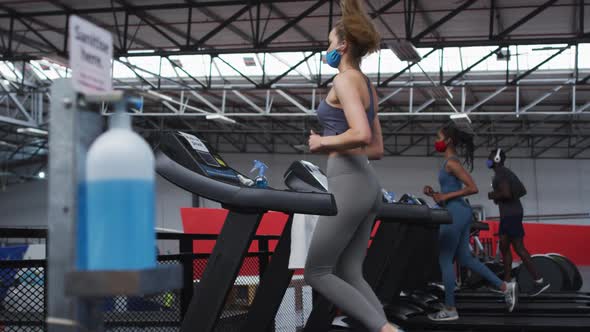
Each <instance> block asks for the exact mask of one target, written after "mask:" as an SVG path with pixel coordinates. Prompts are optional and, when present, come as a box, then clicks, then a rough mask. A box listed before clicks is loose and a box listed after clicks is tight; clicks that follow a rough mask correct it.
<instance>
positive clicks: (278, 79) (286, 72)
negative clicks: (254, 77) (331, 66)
mask: <svg viewBox="0 0 590 332" xmlns="http://www.w3.org/2000/svg"><path fill="white" fill-rule="evenodd" d="M315 55H316V52H313V53H311V54H309V55H308V56H306V57H304V58H303V59H302V60H301V61H299V62H297V63H296V64H295V65H293V66H292V67H291V68H289V69H288V70H287V71H285V72H284V73H282V74H281V75H279V76H277V77H275V78H273V79H272V80H270V81H269V82H268V83H266V84H265V87H271V86H272V85H273V84H275V83H277V82H278V81H280V80H281V79H282V78H283V77H285V76H287V75H288V74H289V73H290V72H292V71H293V70H295V68H297V67H299V66H300V65H301V64H303V63H304V62H306V61H307V60H309V59H310V58H311V57H313V56H315Z"/></svg>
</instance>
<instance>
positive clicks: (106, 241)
mask: <svg viewBox="0 0 590 332" xmlns="http://www.w3.org/2000/svg"><path fill="white" fill-rule="evenodd" d="M87 203H88V204H87V211H86V213H87V225H86V227H87V234H88V263H87V264H88V269H90V270H123V269H145V268H152V267H154V266H155V265H156V259H155V255H154V247H155V233H154V184H153V182H151V181H145V180H126V179H125V180H98V181H90V182H88V183H87Z"/></svg>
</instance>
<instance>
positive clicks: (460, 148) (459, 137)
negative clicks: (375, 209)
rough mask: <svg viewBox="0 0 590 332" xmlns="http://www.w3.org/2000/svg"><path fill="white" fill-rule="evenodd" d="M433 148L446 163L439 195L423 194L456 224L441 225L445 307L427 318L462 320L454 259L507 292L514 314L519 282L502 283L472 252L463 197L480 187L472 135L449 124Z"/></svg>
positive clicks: (468, 209) (427, 191)
mask: <svg viewBox="0 0 590 332" xmlns="http://www.w3.org/2000/svg"><path fill="white" fill-rule="evenodd" d="M434 147H435V149H436V151H437V152H440V153H444V155H445V161H444V163H443V165H442V168H441V169H440V172H439V175H438V181H439V184H440V192H435V191H434V190H433V189H432V187H431V186H425V187H424V194H425V195H428V196H430V197H432V198H433V199H434V201H435V202H436V203H437V204H438V205H440V206H445V207H446V208H447V210H448V211H449V213H450V214H451V217H452V218H453V223H452V224H450V225H442V226H441V227H440V233H439V249H440V253H439V254H440V255H439V264H440V269H441V272H442V278H443V284H444V286H445V308H444V309H443V310H441V311H439V312H437V313H434V314H431V315H428V317H429V318H430V319H431V320H435V321H449V320H456V319H459V314H458V313H457V309H456V307H455V293H454V292H455V280H456V279H455V268H454V266H453V260H455V259H456V260H457V262H458V263H459V264H461V265H462V266H464V267H467V268H469V269H471V270H472V271H473V272H475V273H477V274H479V275H481V276H482V277H484V278H485V279H486V280H488V281H489V282H490V283H491V284H492V285H494V287H497V289H498V290H500V291H501V292H502V293H504V297H505V300H506V306H507V308H508V311H510V312H512V310H514V307H515V306H516V302H517V294H516V291H517V287H516V283H514V282H503V281H502V280H500V278H498V276H496V275H495V274H494V273H493V272H492V271H490V269H488V268H487V267H486V266H485V265H483V264H482V263H481V262H480V261H478V260H477V259H475V258H474V257H473V256H472V255H471V251H470V250H469V231H470V228H471V222H472V209H471V206H470V205H469V203H467V201H465V199H464V198H463V197H466V196H470V195H474V194H477V193H478V189H477V185H476V184H475V182H474V181H473V178H472V177H471V174H469V173H470V171H472V170H473V153H474V145H473V136H472V135H471V134H469V133H466V132H464V131H462V130H460V129H459V128H457V127H456V126H455V125H454V124H450V125H447V126H445V127H443V128H442V129H441V130H439V131H438V137H437V140H436V142H435V144H434ZM459 153H460V155H462V156H464V158H465V160H464V162H463V163H461V160H460V159H459ZM463 164H465V166H467V167H468V168H469V171H467V170H466V169H465V168H464V167H463Z"/></svg>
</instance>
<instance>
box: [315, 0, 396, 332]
mask: <svg viewBox="0 0 590 332" xmlns="http://www.w3.org/2000/svg"><path fill="white" fill-rule="evenodd" d="M340 7H341V9H342V18H341V19H340V21H338V22H337V23H336V24H335V26H334V28H333V29H332V31H331V32H330V34H329V37H328V38H329V44H330V46H329V48H328V52H327V54H326V60H327V63H328V65H330V66H331V67H333V68H337V69H338V72H339V73H338V75H336V77H335V78H334V84H333V87H332V89H331V90H330V92H329V93H328V95H327V96H326V99H325V100H323V101H322V102H321V103H320V105H319V107H318V111H317V113H318V118H319V120H320V122H321V124H322V126H323V128H324V131H323V135H322V136H320V135H318V134H316V133H314V132H313V131H312V132H311V135H310V137H309V148H310V151H311V152H323V153H327V154H328V155H329V158H328V168H327V173H328V174H327V175H328V186H329V188H330V191H331V192H332V194H333V195H334V198H335V200H336V206H337V207H338V215H336V216H331V217H325V216H322V217H320V218H319V220H318V223H317V226H316V228H315V231H314V233H313V237H312V240H311V244H310V248H309V252H308V256H307V261H306V263H305V275H304V276H305V281H306V282H307V283H308V284H310V285H311V286H312V287H313V289H314V290H316V291H317V292H319V293H320V294H322V295H323V296H324V297H326V298H327V299H328V300H329V301H330V302H332V303H333V304H334V305H336V306H337V307H338V308H339V309H341V310H342V311H343V312H344V313H346V314H348V315H349V316H351V317H352V318H353V319H355V320H357V321H359V322H361V323H362V324H363V325H364V326H366V327H367V328H368V330H369V331H370V332H395V331H399V329H396V328H395V327H394V326H393V325H392V324H390V323H388V321H387V317H386V316H385V312H384V311H383V306H382V304H381V302H380V301H379V299H378V298H377V296H376V295H375V293H374V292H373V290H372V289H371V287H370V286H369V284H368V283H367V282H366V281H365V280H364V278H363V271H362V267H363V260H364V258H365V253H366V250H367V246H368V243H369V237H370V235H371V228H372V227H373V222H374V220H375V217H376V213H377V210H378V207H379V204H380V201H381V191H380V188H381V187H380V185H379V182H378V180H377V175H376V174H375V171H374V170H373V168H372V167H371V165H370V164H369V160H370V159H371V160H373V159H381V157H382V156H383V137H382V136H381V126H380V124H379V119H378V117H377V106H378V105H377V95H376V92H375V89H374V88H373V86H372V85H371V82H370V80H369V78H368V77H366V76H365V75H364V74H363V73H362V72H361V69H360V64H361V60H362V58H363V57H364V56H365V55H367V54H369V53H373V52H375V51H377V50H379V48H380V36H379V33H378V32H377V30H376V28H375V26H374V25H373V23H372V21H371V19H370V18H369V16H368V15H367V12H366V11H365V9H364V8H363V6H362V4H361V3H360V1H358V0H343V1H340Z"/></svg>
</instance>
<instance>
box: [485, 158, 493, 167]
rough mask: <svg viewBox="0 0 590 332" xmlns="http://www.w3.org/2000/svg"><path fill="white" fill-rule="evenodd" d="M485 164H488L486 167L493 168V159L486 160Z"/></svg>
mask: <svg viewBox="0 0 590 332" xmlns="http://www.w3.org/2000/svg"><path fill="white" fill-rule="evenodd" d="M486 166H488V168H494V161H493V160H490V159H488V160H486Z"/></svg>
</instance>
